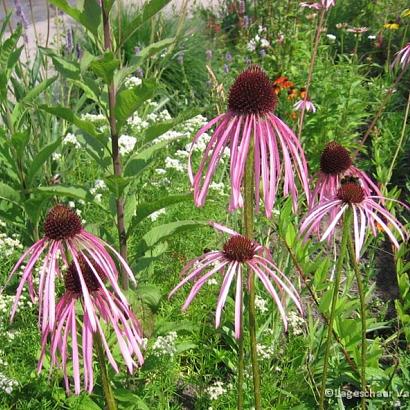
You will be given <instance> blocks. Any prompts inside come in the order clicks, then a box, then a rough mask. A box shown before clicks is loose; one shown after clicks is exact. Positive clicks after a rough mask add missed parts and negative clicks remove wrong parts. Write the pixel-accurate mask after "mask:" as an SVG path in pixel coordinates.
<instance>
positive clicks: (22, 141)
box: [11, 131, 30, 158]
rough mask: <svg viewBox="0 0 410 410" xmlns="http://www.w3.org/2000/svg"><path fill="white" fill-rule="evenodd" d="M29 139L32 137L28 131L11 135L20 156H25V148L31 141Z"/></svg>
mask: <svg viewBox="0 0 410 410" xmlns="http://www.w3.org/2000/svg"><path fill="white" fill-rule="evenodd" d="M29 139H30V133H29V132H28V131H25V132H17V133H16V134H14V135H13V136H12V137H11V144H12V145H13V147H14V149H15V150H16V153H17V155H18V156H19V158H22V157H23V155H24V150H25V148H26V146H27V144H28V142H29Z"/></svg>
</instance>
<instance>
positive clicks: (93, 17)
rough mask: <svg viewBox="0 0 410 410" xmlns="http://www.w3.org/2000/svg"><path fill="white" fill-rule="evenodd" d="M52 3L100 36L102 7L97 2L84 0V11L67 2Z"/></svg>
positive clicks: (63, 0) (61, 0)
mask: <svg viewBox="0 0 410 410" xmlns="http://www.w3.org/2000/svg"><path fill="white" fill-rule="evenodd" d="M50 3H51V4H53V5H54V6H56V7H58V8H59V9H60V10H62V11H64V12H65V13H66V14H68V15H69V16H70V17H71V18H73V19H74V20H75V21H77V22H78V23H80V24H81V25H82V26H84V27H85V28H86V29H87V30H89V31H90V32H91V33H93V34H94V35H95V36H97V35H98V26H99V25H100V24H101V7H100V5H99V4H98V2H97V1H96V0H84V7H83V9H82V10H81V9H78V8H75V7H71V6H70V4H69V3H68V2H67V1H66V0H50Z"/></svg>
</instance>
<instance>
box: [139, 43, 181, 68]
mask: <svg viewBox="0 0 410 410" xmlns="http://www.w3.org/2000/svg"><path fill="white" fill-rule="evenodd" d="M174 42H175V37H169V38H164V39H163V40H160V41H157V42H155V43H151V44H150V45H149V46H147V47H144V48H143V49H142V50H141V51H140V52H139V54H138V56H136V57H135V61H136V62H138V64H142V63H143V61H144V60H146V59H147V58H150V57H152V56H153V55H155V54H157V53H159V52H160V51H162V50H163V49H164V48H165V47H168V46H170V45H171V44H173V43H174Z"/></svg>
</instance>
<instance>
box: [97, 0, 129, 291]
mask: <svg viewBox="0 0 410 410" xmlns="http://www.w3.org/2000/svg"><path fill="white" fill-rule="evenodd" d="M102 17H103V28H104V48H105V49H106V50H112V49H113V47H112V38H111V27H110V19H109V13H108V11H107V9H106V6H105V5H104V2H103V7H102ZM115 104H116V90H115V86H114V83H111V84H109V85H108V109H109V123H110V133H111V156H112V163H113V168H114V175H115V176H122V165H121V156H120V151H119V147H118V131H117V119H116V117H115ZM115 205H116V211H117V230H118V238H119V243H120V254H121V256H122V257H123V258H124V259H125V260H127V254H128V250H127V233H126V229H125V220H124V197H123V195H120V196H118V198H116V200H115ZM121 283H122V286H123V287H124V289H127V288H128V276H127V273H126V272H125V271H124V270H123V271H122V272H121Z"/></svg>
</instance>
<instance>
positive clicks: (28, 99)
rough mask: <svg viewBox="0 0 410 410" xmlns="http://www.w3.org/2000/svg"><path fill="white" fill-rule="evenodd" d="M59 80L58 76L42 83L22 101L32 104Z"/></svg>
mask: <svg viewBox="0 0 410 410" xmlns="http://www.w3.org/2000/svg"><path fill="white" fill-rule="evenodd" d="M56 79H57V76H54V77H51V78H47V80H44V81H42V82H41V83H40V84H38V85H36V86H35V87H34V88H32V89H31V90H30V91H29V92H28V93H27V94H26V95H25V96H24V97H23V99H22V100H21V101H22V102H24V103H28V102H32V101H33V100H34V99H35V98H37V97H38V96H39V95H40V94H41V93H42V92H43V91H45V90H47V88H48V87H50V85H51V84H53V83H54V81H55V80H56Z"/></svg>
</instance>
